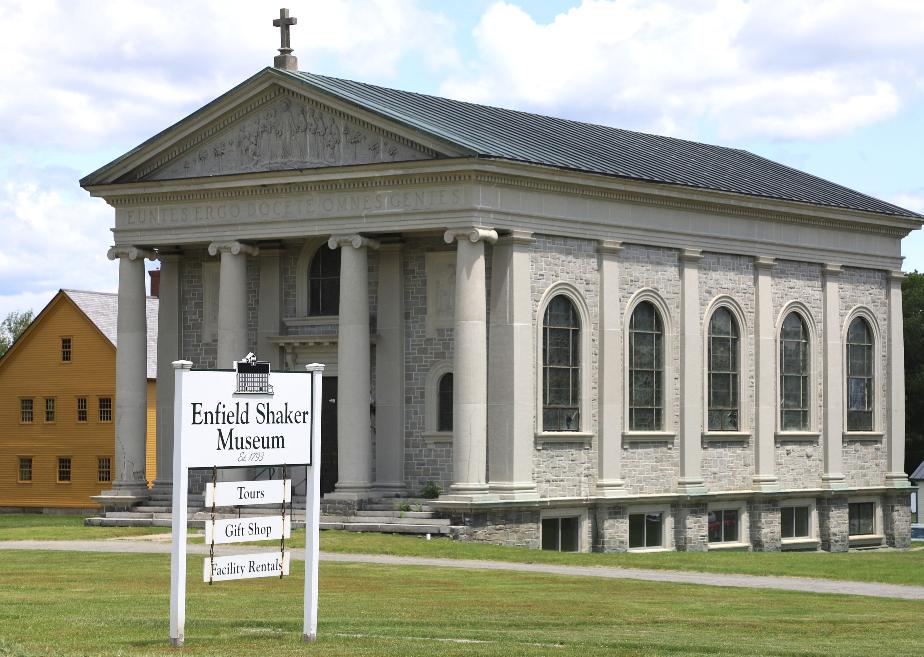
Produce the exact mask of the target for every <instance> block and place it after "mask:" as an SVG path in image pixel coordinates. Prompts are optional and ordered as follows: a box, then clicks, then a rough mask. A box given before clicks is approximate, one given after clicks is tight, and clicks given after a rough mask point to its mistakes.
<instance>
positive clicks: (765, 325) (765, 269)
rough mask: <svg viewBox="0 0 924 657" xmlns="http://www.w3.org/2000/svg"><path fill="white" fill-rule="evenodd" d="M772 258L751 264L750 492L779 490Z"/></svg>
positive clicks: (773, 264)
mask: <svg viewBox="0 0 924 657" xmlns="http://www.w3.org/2000/svg"><path fill="white" fill-rule="evenodd" d="M775 266H776V260H774V259H773V258H765V257H759V258H755V260H754V274H755V289H756V295H755V299H754V306H755V308H756V315H757V317H756V322H755V324H756V325H755V327H754V340H755V342H756V344H755V345H754V354H755V358H754V379H755V384H756V387H757V390H756V391H755V392H756V398H757V409H756V411H757V412H756V415H755V423H754V441H755V446H756V449H755V453H756V463H755V468H754V489H755V490H761V491H775V490H779V488H780V481H779V478H778V477H777V476H776V453H775V452H776V438H775V429H776V413H777V401H776V399H777V395H776V345H777V341H776V336H775V335H774V333H775V331H774V325H773V299H772V297H771V294H772V292H771V272H772V271H773V268H774V267H775Z"/></svg>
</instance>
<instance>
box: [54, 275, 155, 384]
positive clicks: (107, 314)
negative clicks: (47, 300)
mask: <svg viewBox="0 0 924 657" xmlns="http://www.w3.org/2000/svg"><path fill="white" fill-rule="evenodd" d="M61 292H63V293H64V294H66V295H67V297H68V298H69V299H70V300H71V301H73V302H74V304H75V305H76V306H77V307H78V308H80V310H81V311H82V312H83V314H84V315H86V316H87V318H88V319H89V320H90V321H91V322H93V324H94V325H95V326H96V328H98V329H99V330H100V332H101V333H102V334H103V335H105V336H106V337H107V338H108V339H109V341H110V342H111V343H112V345H113V346H114V347H116V348H118V346H119V345H118V331H117V325H118V317H119V295H118V294H114V293H112V292H86V291H83V290H61ZM146 302H147V303H146V304H145V311H146V312H145V314H146V319H147V325H148V362H147V370H148V372H147V376H148V378H149V379H156V378H157V308H158V305H159V302H158V299H157V297H146Z"/></svg>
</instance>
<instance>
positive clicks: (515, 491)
mask: <svg viewBox="0 0 924 657" xmlns="http://www.w3.org/2000/svg"><path fill="white" fill-rule="evenodd" d="M488 490H489V492H490V494H491V495H492V496H494V497H497V499H500V500H538V499H539V491H538V490H536V484H535V482H532V481H505V482H491V483H489V484H488Z"/></svg>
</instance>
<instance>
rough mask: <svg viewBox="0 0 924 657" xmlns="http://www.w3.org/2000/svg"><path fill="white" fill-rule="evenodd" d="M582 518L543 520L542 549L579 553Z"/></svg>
mask: <svg viewBox="0 0 924 657" xmlns="http://www.w3.org/2000/svg"><path fill="white" fill-rule="evenodd" d="M580 525H581V522H580V518H579V517H578V516H573V517H570V518H543V519H542V549H543V550H553V551H555V552H577V551H578V550H579V549H580V548H579V546H580V540H579V534H578V532H579V529H580Z"/></svg>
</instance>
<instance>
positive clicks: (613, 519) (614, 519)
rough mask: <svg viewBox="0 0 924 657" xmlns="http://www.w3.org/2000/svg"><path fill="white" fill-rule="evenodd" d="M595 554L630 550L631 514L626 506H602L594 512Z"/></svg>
mask: <svg viewBox="0 0 924 657" xmlns="http://www.w3.org/2000/svg"><path fill="white" fill-rule="evenodd" d="M593 549H594V552H625V551H626V550H628V549H629V514H628V511H627V509H626V507H624V506H604V505H600V506H598V507H597V508H596V510H595V512H594V547H593Z"/></svg>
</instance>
